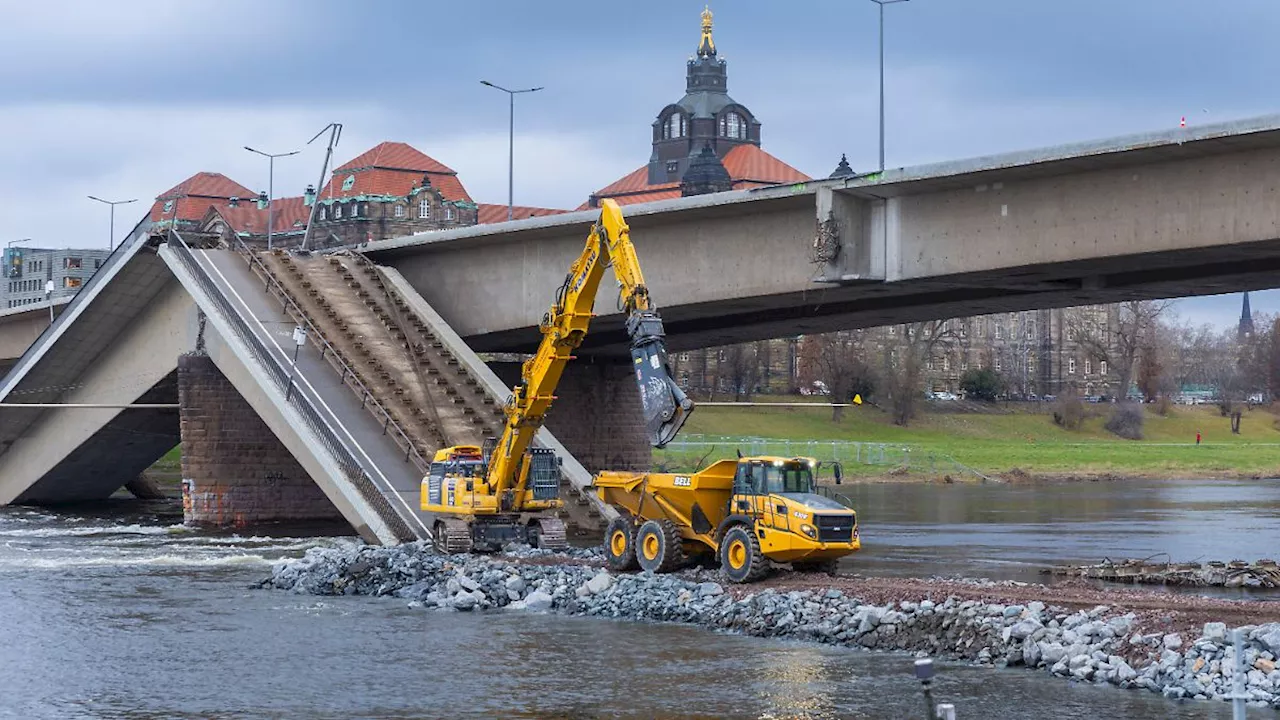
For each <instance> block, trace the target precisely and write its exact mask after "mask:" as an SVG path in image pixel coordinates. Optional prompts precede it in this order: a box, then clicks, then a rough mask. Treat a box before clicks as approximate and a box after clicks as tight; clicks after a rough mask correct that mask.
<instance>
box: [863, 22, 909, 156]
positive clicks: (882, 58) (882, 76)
mask: <svg viewBox="0 0 1280 720" xmlns="http://www.w3.org/2000/svg"><path fill="white" fill-rule="evenodd" d="M871 2H873V3H875V4H877V5H879V6H880V172H884V6H885V5H893V4H895V3H901V2H907V0H871Z"/></svg>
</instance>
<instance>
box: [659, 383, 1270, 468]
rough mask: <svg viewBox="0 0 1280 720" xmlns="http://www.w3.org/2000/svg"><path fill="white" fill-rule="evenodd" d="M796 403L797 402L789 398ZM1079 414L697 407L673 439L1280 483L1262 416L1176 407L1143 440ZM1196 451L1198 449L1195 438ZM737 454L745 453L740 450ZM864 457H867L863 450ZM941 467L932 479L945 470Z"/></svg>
mask: <svg viewBox="0 0 1280 720" xmlns="http://www.w3.org/2000/svg"><path fill="white" fill-rule="evenodd" d="M788 400H794V398H788ZM1086 408H1087V409H1088V410H1089V411H1090V412H1092V413H1095V416H1094V417H1090V418H1089V419H1088V420H1087V421H1086V422H1085V424H1084V427H1082V428H1081V429H1080V430H1078V431H1074V432H1073V431H1067V430H1063V429H1062V428H1059V427H1058V426H1056V425H1054V423H1053V419H1052V417H1050V415H1049V414H1048V413H1049V406H1048V405H1046V406H1044V407H1043V410H1042V411H1041V412H1038V413H1037V412H1032V411H1030V410H1027V411H1015V412H1010V413H1008V414H995V413H993V414H985V413H984V414H979V413H939V412H926V413H924V414H922V415H921V416H920V417H919V418H918V419H917V420H916V421H914V422H913V423H912V424H911V426H910V427H905V428H903V427H897V426H895V425H893V424H892V423H891V422H890V421H889V418H888V415H887V413H885V412H883V411H881V410H879V409H877V408H874V407H869V406H862V407H856V408H846V411H845V417H844V419H843V420H842V421H841V422H840V423H834V422H832V420H831V409H830V408H823V407H815V408H812V409H810V408H803V407H778V408H770V407H759V406H757V407H706V406H704V407H699V408H698V409H697V410H696V411H695V412H694V414H693V416H692V417H691V418H690V420H689V422H688V424H687V425H685V428H684V430H683V432H682V434H681V437H680V439H679V440H678V441H677V445H678V443H679V442H680V441H685V442H711V443H715V444H716V449H715V452H714V453H713V455H712V459H714V458H716V457H726V456H732V455H733V453H734V450H735V448H736V447H738V446H742V445H743V444H744V443H743V440H744V439H746V438H771V439H777V440H790V441H792V443H791V445H790V447H789V448H788V447H786V446H784V445H782V444H781V443H770V444H764V445H762V444H760V443H757V444H756V447H757V448H758V449H759V448H763V450H758V451H764V452H776V453H779V454H782V453H788V450H789V453H788V454H791V453H794V454H809V453H808V452H807V451H806V445H805V443H804V442H799V443H797V442H796V441H810V440H812V441H844V442H865V443H886V444H888V445H889V446H890V448H889V449H890V455H891V456H892V455H893V453H894V452H896V453H898V454H899V455H900V454H901V452H902V448H903V447H909V448H911V457H912V467H913V468H916V467H917V463H922V464H920V465H918V467H920V468H921V469H923V470H926V471H927V470H928V466H927V465H926V464H923V462H922V461H924V459H925V458H928V457H929V456H931V455H932V456H934V457H936V458H951V459H954V460H955V461H956V462H959V463H961V464H963V465H966V466H968V467H971V468H974V469H976V470H978V471H980V472H982V473H986V474H996V473H1004V472H1008V471H1010V470H1013V469H1015V468H1018V469H1021V470H1024V471H1027V472H1029V473H1034V474H1056V475H1071V474H1082V475H1097V474H1109V473H1116V474H1126V475H1151V476H1195V475H1202V476H1203V475H1268V476H1276V475H1280V430H1277V429H1276V427H1275V420H1276V416H1275V415H1273V414H1272V413H1271V412H1270V411H1267V410H1264V409H1255V410H1252V411H1249V412H1247V413H1246V414H1245V415H1244V419H1243V422H1242V424H1241V434H1240V435H1232V434H1231V425H1230V420H1229V419H1228V418H1224V417H1221V416H1220V415H1219V414H1218V410H1217V408H1216V407H1214V406H1208V405H1200V406H1190V407H1188V406H1182V407H1178V408H1176V409H1175V410H1174V411H1173V412H1172V414H1171V415H1170V416H1169V417H1160V416H1159V415H1156V414H1154V413H1151V412H1148V413H1147V416H1146V424H1145V432H1144V434H1145V439H1143V440H1139V441H1133V440H1123V439H1120V438H1117V437H1116V436H1114V435H1111V434H1110V433H1108V432H1107V431H1106V430H1104V429H1103V424H1104V422H1105V420H1106V414H1107V413H1109V412H1110V410H1111V408H1112V406H1109V405H1097V406H1089V405H1087V406H1086ZM1197 431H1199V432H1201V433H1202V434H1203V443H1202V444H1201V445H1200V446H1196V444H1195V438H1196V432H1197ZM709 450H711V447H710V446H699V447H689V446H684V447H678V446H673V447H671V448H669V449H667V450H661V451H657V452H655V462H657V463H666V464H667V466H668V467H670V468H672V469H681V470H688V469H691V467H692V466H693V465H694V464H696V462H697V459H698V458H700V457H701V456H702V455H704V454H706V452H707V451H709ZM743 452H744V453H747V452H750V450H748V449H747V447H743ZM852 452H853V451H852V449H851V448H850V446H847V445H841V446H838V447H837V452H836V455H837V456H838V457H839V459H841V460H842V461H844V462H845V465H846V471H848V472H851V473H863V474H868V473H870V474H882V473H884V471H885V469H886V468H885V466H884V465H883V464H881V465H863V464H858V463H851V462H850V460H853V459H854V458H853V457H852ZM864 452H865V450H864ZM812 454H813V455H814V456H816V457H818V458H819V459H831V458H832V454H833V449H832V447H831V446H826V447H821V446H818V447H816V448H815V449H814V451H812ZM944 465H945V462H944V463H942V464H940V465H939V466H938V467H939V468H940V469H939V470H938V472H944V471H945V470H944V469H941V468H943V466H944Z"/></svg>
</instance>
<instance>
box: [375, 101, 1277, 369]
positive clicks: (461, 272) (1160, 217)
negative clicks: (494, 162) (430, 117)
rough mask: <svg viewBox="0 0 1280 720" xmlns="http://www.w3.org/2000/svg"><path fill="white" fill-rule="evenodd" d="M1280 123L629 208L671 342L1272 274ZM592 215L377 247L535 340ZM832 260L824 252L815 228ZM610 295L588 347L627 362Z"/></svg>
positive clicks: (429, 290)
mask: <svg viewBox="0 0 1280 720" xmlns="http://www.w3.org/2000/svg"><path fill="white" fill-rule="evenodd" d="M1278 183H1280V116H1273V117H1267V118H1261V119H1257V120H1251V121H1244V122H1239V123H1230V124H1226V125H1222V126H1215V127H1209V128H1202V129H1187V130H1180V131H1174V132H1168V133H1155V134H1149V135H1141V136H1133V137H1128V138H1121V139H1118V140H1111V141H1104V142H1098V143H1086V144H1080V145H1072V146H1064V147H1061V148H1050V149H1046V150H1041V151H1034V152H1029V153H1017V154H1011V155H1006V156H998V157H991V158H979V159H976V160H970V161H961V162H955V163H944V164H940V165H933V166H924V167H919V168H905V169H901V170H890V171H888V172H886V173H884V174H882V175H880V176H878V177H864V178H853V179H841V180H825V181H817V182H813V183H807V184H801V185H796V186H787V187H777V188H768V189H762V190H757V191H743V192H735V193H722V194H718V195H710V196H702V197H692V198H682V199H679V200H670V201H663V202H657V203H649V204H646V205H639V206H631V207H628V208H626V209H625V212H626V213H627V216H628V222H629V223H630V225H631V230H632V236H633V239H634V241H635V243H636V245H637V249H638V252H639V253H640V256H641V261H642V263H643V264H644V267H645V275H646V279H648V280H649V283H650V286H651V289H652V291H653V296H654V298H655V299H656V300H657V301H658V303H659V304H660V306H661V309H662V312H663V316H664V319H665V320H666V321H667V330H668V337H669V340H670V341H669V345H670V347H671V349H674V350H681V349H689V348H695V347H707V346H713V345H719V344H726V343H731V342H738V341H744V340H753V339H764V338H769V337H782V336H788V335H797V334H802V333H812V332H823V331H829V330H836V329H846V328H857V327H871V326H876V325H885V324H893V323H899V322H909V321H914V320H923V319H930V318H939V317H951V316H960V315H975V314H984V313H994V312H1004V311H1013V310H1026V309H1033V308H1044V307H1062V306H1069V305H1081V304H1090V303H1101V302H1114V301H1119V300H1126V299H1133V298H1146V297H1176V296H1185V295H1195V294H1212V293H1220V292H1228V291H1232V290H1245V289H1258V288H1263V287H1271V286H1273V285H1275V284H1276V283H1275V280H1274V273H1275V272H1276V271H1277V270H1280V242H1278V240H1277V239H1278V238H1280V206H1277V204H1276V203H1274V202H1272V201H1270V199H1269V198H1270V197H1271V195H1272V194H1273V190H1274V188H1275V186H1276V185H1277V184H1278ZM594 218H595V213H594V212H580V213H570V214H566V215H559V216H551V217H543V218H534V219H531V220H524V221H519V222H515V223H506V224H499V225H491V226H481V227H475V228H463V229H459V230H452V231H444V232H435V233H427V234H423V235H418V236H413V237H408V238H398V239H394V240H389V241H383V242H375V243H370V244H368V245H367V246H366V247H365V251H366V252H367V253H368V254H369V255H370V256H371V257H372V258H373V259H374V260H375V261H377V262H379V263H381V264H384V265H388V266H391V267H394V268H396V269H397V270H399V271H400V272H401V273H402V274H404V276H405V277H406V278H407V279H408V280H409V282H410V283H411V284H412V285H413V286H414V288H415V289H416V290H417V291H418V292H419V293H421V294H422V295H423V296H424V297H425V298H426V299H427V301H428V302H430V303H431V304H432V305H433V306H434V307H436V308H437V309H438V310H439V311H440V313H441V315H443V316H444V318H445V320H446V321H448V322H449V323H450V324H451V325H453V326H454V327H455V328H457V330H458V332H459V334H460V335H462V336H463V337H464V338H465V339H466V340H467V341H468V343H470V344H471V345H472V346H473V347H474V348H476V349H477V350H480V351H503V350H506V351H511V350H519V349H521V348H527V347H532V346H533V344H534V343H535V342H536V338H537V335H536V325H537V321H538V318H540V317H541V314H542V313H543V312H544V310H545V308H546V306H547V304H548V303H549V302H550V300H551V297H552V293H553V292H554V288H556V287H557V286H558V285H559V284H560V282H561V281H562V280H563V277H564V271H565V268H566V267H567V266H568V264H569V262H570V261H571V260H572V258H573V257H574V256H575V255H576V253H577V252H578V251H579V250H580V248H581V246H582V241H583V238H584V237H585V235H586V232H587V229H588V228H589V226H590V223H591V222H592V221H593V220H594ZM828 220H831V221H834V223H833V224H834V226H835V227H834V228H833V230H834V232H835V234H836V236H837V241H838V246H839V248H840V253H839V255H838V256H837V257H836V259H835V260H834V262H822V261H821V259H820V258H815V257H814V255H815V250H817V249H818V248H815V240H817V239H819V238H820V237H821V234H822V230H823V226H822V223H823V222H824V221H828ZM608 303H609V300H608V299H602V301H601V302H600V303H599V304H598V306H597V312H598V313H600V318H599V319H598V320H597V322H596V323H595V324H594V325H593V332H592V334H591V336H590V337H589V338H588V340H587V343H586V345H585V346H584V348H583V352H584V353H593V352H594V353H600V354H619V355H621V354H623V353H624V352H625V347H626V346H625V336H624V335H623V333H622V319H621V315H620V314H618V313H616V312H613V308H612V307H610V306H609V304H608Z"/></svg>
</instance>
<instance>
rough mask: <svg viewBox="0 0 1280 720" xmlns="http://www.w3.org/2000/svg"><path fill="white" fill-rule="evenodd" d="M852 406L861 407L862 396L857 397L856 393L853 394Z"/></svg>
mask: <svg viewBox="0 0 1280 720" xmlns="http://www.w3.org/2000/svg"><path fill="white" fill-rule="evenodd" d="M853 404H854V405H861V404H862V396H861V395H858V394H857V393H855V394H854V396H853Z"/></svg>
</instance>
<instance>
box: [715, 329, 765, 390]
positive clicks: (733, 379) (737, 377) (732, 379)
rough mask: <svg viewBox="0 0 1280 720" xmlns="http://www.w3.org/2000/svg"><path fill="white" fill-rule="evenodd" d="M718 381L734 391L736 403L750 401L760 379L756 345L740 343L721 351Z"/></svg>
mask: <svg viewBox="0 0 1280 720" xmlns="http://www.w3.org/2000/svg"><path fill="white" fill-rule="evenodd" d="M716 369H717V373H716V374H717V375H718V376H719V377H718V378H717V379H718V380H719V381H720V382H721V383H727V384H728V385H729V389H730V390H732V391H733V399H734V402H743V401H749V400H750V399H751V393H752V392H753V391H754V390H755V386H756V383H757V382H758V381H759V379H760V364H759V360H758V359H757V358H756V344H755V343H739V344H737V345H729V346H728V347H723V348H720V349H719V363H718V364H717V368H716Z"/></svg>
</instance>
